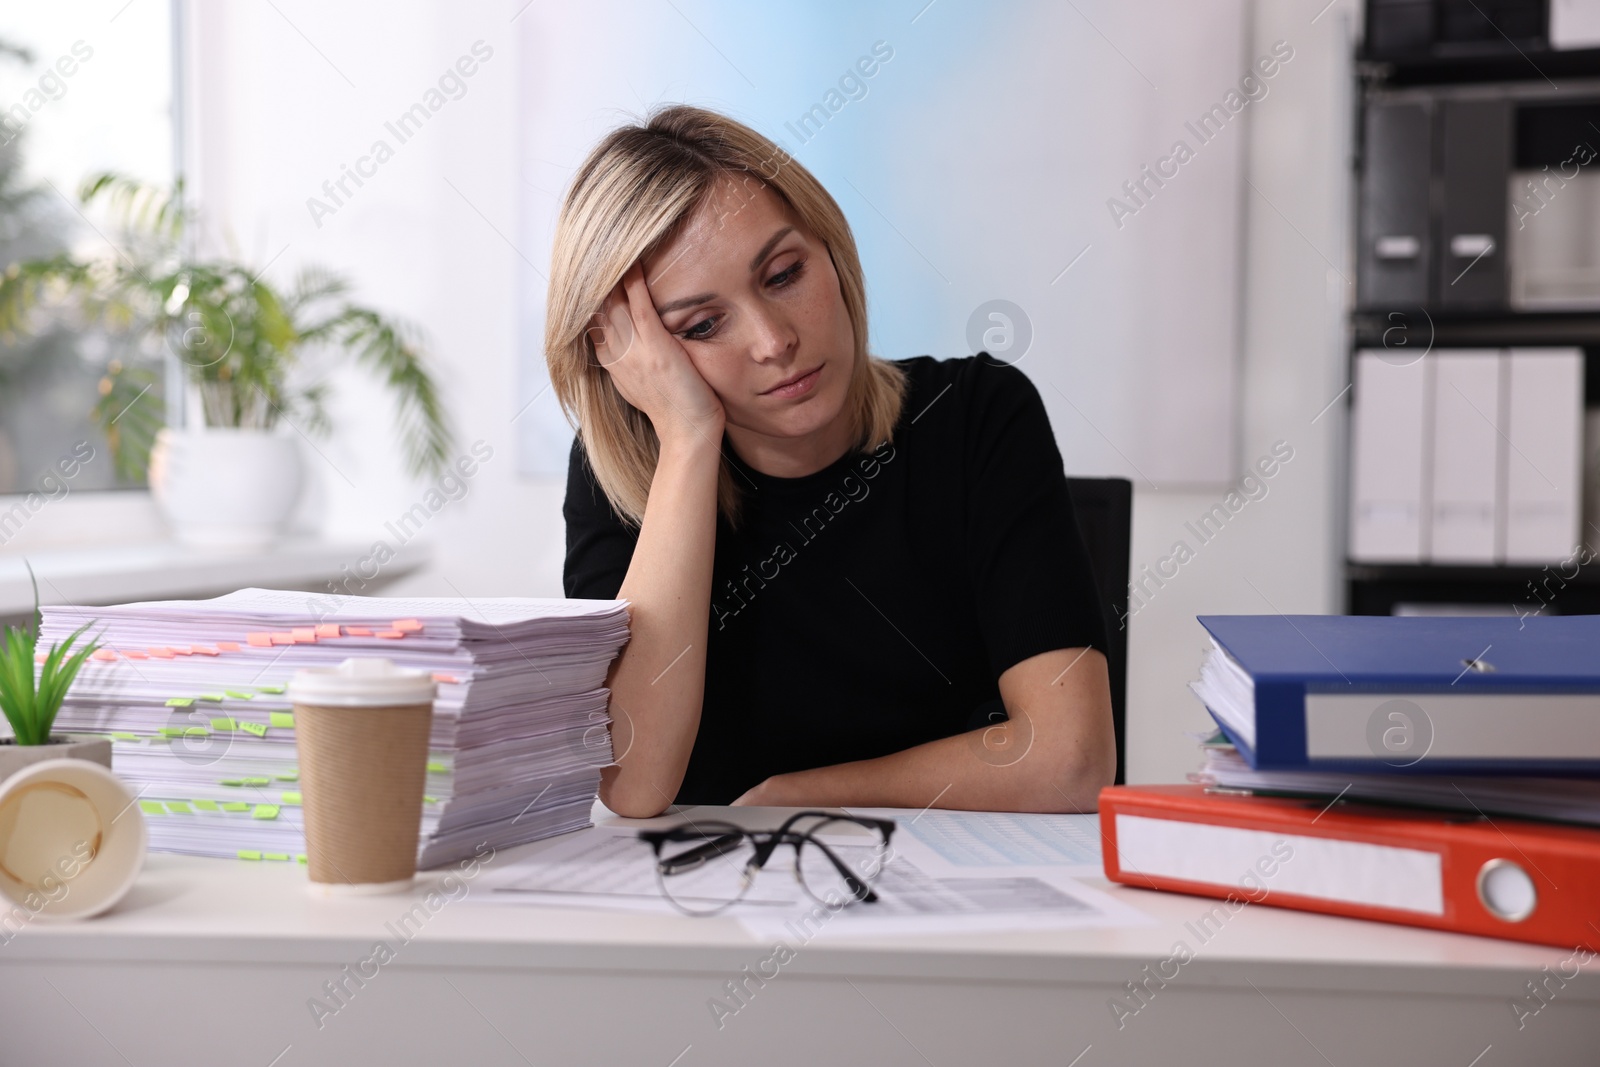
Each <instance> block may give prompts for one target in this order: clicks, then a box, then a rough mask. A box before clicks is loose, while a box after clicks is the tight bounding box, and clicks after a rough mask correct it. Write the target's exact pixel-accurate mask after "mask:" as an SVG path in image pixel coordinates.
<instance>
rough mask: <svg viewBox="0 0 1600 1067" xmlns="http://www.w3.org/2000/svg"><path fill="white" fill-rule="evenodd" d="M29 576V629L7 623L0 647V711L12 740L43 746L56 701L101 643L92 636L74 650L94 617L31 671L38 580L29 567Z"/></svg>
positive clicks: (58, 706)
mask: <svg viewBox="0 0 1600 1067" xmlns="http://www.w3.org/2000/svg"><path fill="white" fill-rule="evenodd" d="M28 577H29V578H30V579H33V625H32V628H31V629H30V628H28V627H23V626H7V627H6V641H5V645H4V646H3V647H0V712H4V713H5V717H6V721H7V722H9V723H11V730H12V732H13V733H14V734H16V743H17V744H19V745H43V744H46V743H48V742H49V740H50V730H51V728H52V727H54V726H55V722H56V713H57V712H59V711H60V710H61V701H62V700H64V699H65V698H66V695H67V689H68V688H70V687H71V685H72V680H73V679H74V678H76V677H77V676H78V670H79V668H81V667H82V666H83V664H84V662H85V661H86V660H88V658H89V657H90V656H92V655H94V653H95V650H96V649H98V648H99V647H100V645H99V643H98V642H97V641H93V640H91V641H89V642H88V643H87V644H84V645H79V646H78V648H77V649H76V650H74V649H73V647H72V646H73V645H74V644H76V643H77V640H78V638H80V637H82V636H83V632H84V631H85V630H87V629H88V628H89V627H91V626H93V625H94V622H93V621H90V622H86V623H84V624H83V625H82V626H80V627H78V628H77V629H76V630H74V631H72V633H71V635H70V636H68V637H67V639H66V640H65V641H63V642H61V643H60V644H58V645H54V646H52V647H51V649H50V651H49V652H48V653H46V655H45V657H44V660H43V662H41V663H40V664H39V670H38V673H37V675H35V672H34V649H35V647H36V645H37V644H38V635H39V626H40V623H41V619H40V612H39V582H38V579H36V578H34V577H33V568H32V567H31V566H30V567H28Z"/></svg>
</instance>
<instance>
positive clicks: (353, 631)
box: [344, 626, 372, 637]
mask: <svg viewBox="0 0 1600 1067" xmlns="http://www.w3.org/2000/svg"><path fill="white" fill-rule="evenodd" d="M344 632H345V633H347V634H349V635H350V636H351V637H371V636H372V629H371V627H367V626H346V627H345V628H344Z"/></svg>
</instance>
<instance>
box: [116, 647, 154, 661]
mask: <svg viewBox="0 0 1600 1067" xmlns="http://www.w3.org/2000/svg"><path fill="white" fill-rule="evenodd" d="M122 655H123V657H124V658H126V659H149V658H150V657H149V656H147V655H145V654H144V653H143V652H138V651H135V650H134V649H131V648H130V649H128V650H127V651H126V652H124V653H123V654H122Z"/></svg>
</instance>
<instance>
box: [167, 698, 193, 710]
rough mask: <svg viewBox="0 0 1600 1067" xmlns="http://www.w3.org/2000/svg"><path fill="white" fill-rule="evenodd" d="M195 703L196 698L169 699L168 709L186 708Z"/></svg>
mask: <svg viewBox="0 0 1600 1067" xmlns="http://www.w3.org/2000/svg"><path fill="white" fill-rule="evenodd" d="M193 703H194V697H168V698H167V707H169V708H186V707H188V706H189V705H190V704H193Z"/></svg>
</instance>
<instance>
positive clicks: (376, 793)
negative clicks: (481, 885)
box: [289, 657, 436, 895]
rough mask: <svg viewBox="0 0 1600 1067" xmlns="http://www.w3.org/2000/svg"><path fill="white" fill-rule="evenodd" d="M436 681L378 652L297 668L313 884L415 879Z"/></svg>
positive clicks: (292, 696)
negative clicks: (398, 665)
mask: <svg viewBox="0 0 1600 1067" xmlns="http://www.w3.org/2000/svg"><path fill="white" fill-rule="evenodd" d="M435 688H436V686H435V683H434V681H433V677H432V675H431V674H429V673H428V672H427V671H417V670H406V669H403V668H399V667H396V666H395V665H394V663H393V661H391V660H389V659H385V658H381V657H362V658H352V659H347V660H345V661H344V662H343V663H341V664H339V666H337V667H312V668H306V669H303V670H299V671H296V672H295V675H294V678H293V680H292V681H291V682H290V684H289V701H290V703H291V704H293V705H294V722H295V746H296V748H297V749H298V750H299V760H300V795H301V804H302V806H303V809H304V816H305V827H306V867H307V870H308V873H309V875H310V878H311V886H312V890H313V892H316V893H318V894H320V895H343V894H363V893H387V892H400V891H403V890H404V889H406V888H407V887H408V886H410V885H411V883H412V880H413V879H414V878H415V876H416V870H417V852H418V846H419V835H420V830H421V825H422V794H423V788H424V783H425V782H426V779H427V765H428V735H429V731H430V729H431V727H432V725H433V698H434V692H435Z"/></svg>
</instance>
